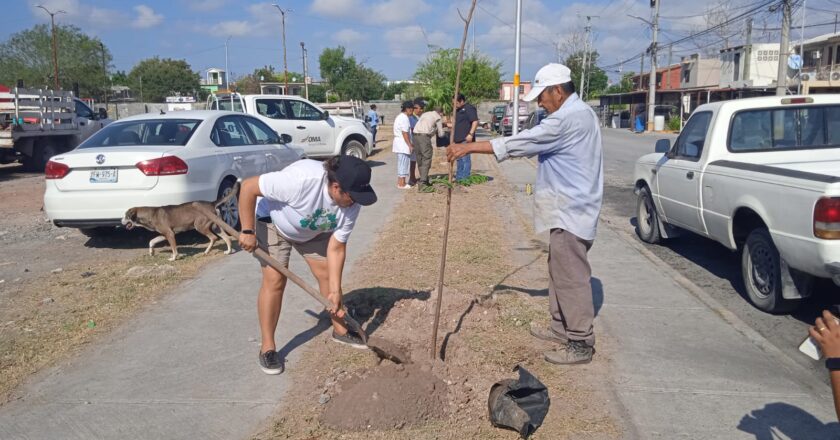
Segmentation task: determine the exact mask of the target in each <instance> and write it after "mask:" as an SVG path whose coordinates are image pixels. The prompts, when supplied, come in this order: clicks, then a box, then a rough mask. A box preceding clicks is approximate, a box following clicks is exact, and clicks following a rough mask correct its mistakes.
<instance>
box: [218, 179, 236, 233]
mask: <svg viewBox="0 0 840 440" xmlns="http://www.w3.org/2000/svg"><path fill="white" fill-rule="evenodd" d="M234 184H235V183H234V182H233V181H232V180H225V181H224V182H222V184H221V185H220V186H219V197H218V198H222V197H225V196H226V195H228V194H230V192H231V191H233V185H234ZM219 214H220V216H221V217H222V220H224V221H225V223H227V224H228V225H230V226H231V227H232V228H234V229H236V230H239V197H238V195H236V194H234V196H233V197H231V199H230V200H228V201H227V202H226V203H222V204H221V205H220V206H219Z"/></svg>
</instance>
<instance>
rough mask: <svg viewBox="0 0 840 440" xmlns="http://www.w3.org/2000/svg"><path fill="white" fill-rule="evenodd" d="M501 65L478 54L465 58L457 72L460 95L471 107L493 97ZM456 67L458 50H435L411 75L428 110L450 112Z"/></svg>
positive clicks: (497, 86) (497, 84)
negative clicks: (418, 84)
mask: <svg viewBox="0 0 840 440" xmlns="http://www.w3.org/2000/svg"><path fill="white" fill-rule="evenodd" d="M501 66H502V65H501V63H498V62H495V61H492V60H491V59H490V58H488V57H487V56H485V55H482V54H478V53H476V54H472V55H470V56H469V57H465V58H464V65H463V68H462V70H461V89H460V90H461V93H463V94H464V96H466V97H467V100H468V101H470V102H472V103H473V104H477V103H478V102H481V101H482V100H484V99H494V98H496V97H497V96H498V95H499V82H500V80H501V77H502V74H501ZM457 68H458V49H439V50H436V51H435V52H433V53H432V54H430V55H429V56H428V57H427V58H426V60H425V61H423V62H421V63H420V64H419V65H418V66H417V71H416V72H415V73H414V77H415V78H416V79H417V80H418V81H419V82H420V83H421V84H422V86H421V88H420V91H421V94H422V95H423V96H424V97H425V98H426V99H427V100H428V101H429V104H430V105H431V106H432V107H443V110H444V112H445V113H450V112H451V111H452V96H453V94H454V93H455V76H456V74H457Z"/></svg>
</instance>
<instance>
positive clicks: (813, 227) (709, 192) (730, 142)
mask: <svg viewBox="0 0 840 440" xmlns="http://www.w3.org/2000/svg"><path fill="white" fill-rule="evenodd" d="M634 180H635V192H636V194H637V196H638V199H637V228H636V231H637V233H638V235H639V237H640V238H641V239H642V240H643V241H646V242H648V243H657V242H659V241H660V240H661V239H663V238H669V237H672V236H675V235H677V234H678V232H679V231H680V230H681V229H684V230H688V231H691V232H694V233H696V234H700V235H702V236H704V237H707V238H710V239H712V240H715V241H717V242H719V243H721V244H723V245H724V246H726V247H727V248H729V249H731V250H733V251H735V250H739V249H740V250H741V272H742V276H743V280H744V285H745V288H746V293H747V295H748V296H749V298H750V300H751V301H752V303H753V304H754V305H755V306H756V307H757V308H759V309H761V310H763V311H766V312H771V313H782V312H787V311H790V310H792V309H794V308H795V306H796V305H797V303H798V301H797V300H799V299H800V298H803V297H805V296H808V295H809V294H810V291H811V290H812V286H813V281H814V277H819V278H830V279H832V280H833V281H834V283H835V284H837V285H840V95H812V96H793V97H764V98H751V99H739V100H733V101H725V102H717V103H711V104H705V105H701V106H700V107H698V108H697V110H696V111H695V112H694V114H693V115H692V116H691V118H690V119H689V120H688V122H687V124H686V125H685V128H684V129H683V131H682V132H681V133H680V135H679V137H678V138H677V140H676V141H675V142H674V145H673V146H671V143H670V141H669V140H667V139H662V140H659V141H658V142H657V143H656V153H653V154H648V155H645V156H642V157H641V158H639V160H638V161H637V162H636V167H635V173H634Z"/></svg>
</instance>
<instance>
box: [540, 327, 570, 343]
mask: <svg viewBox="0 0 840 440" xmlns="http://www.w3.org/2000/svg"><path fill="white" fill-rule="evenodd" d="M531 336H533V337H535V338H537V339H542V340H543V341H548V342H556V343H558V344H566V343H567V342H569V339H568V338H566V337H565V336H561V335H558V334H557V332H555V331H554V330H552V329H551V327H549V326H542V325H538V324H537V323H535V322H532V323H531Z"/></svg>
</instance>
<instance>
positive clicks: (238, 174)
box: [44, 110, 303, 235]
mask: <svg viewBox="0 0 840 440" xmlns="http://www.w3.org/2000/svg"><path fill="white" fill-rule="evenodd" d="M290 139H291V138H290V137H288V135H285V134H284V135H278V134H277V133H276V132H275V131H274V130H272V129H271V128H270V127H269V126H268V125H266V124H265V123H264V122H263V121H262V120H260V119H259V118H258V117H254V116H249V115H244V114H242V113H234V112H220V111H198V110H197V111H179V112H170V113H166V114H163V113H161V114H151V113H150V114H143V115H137V116H132V117H129V118H125V119H122V120H120V121H117V122H114V123H112V124H110V125H108V126H107V127H105V128H103V129H102V130H100V131H98V132H97V133H96V134H94V135H93V136H91V137H90V138H89V139H88V140H86V141H85V142H83V143H82V144H80V145H79V146H78V147H76V149H75V150H73V151H70V152H68V153H64V154H60V155H58V156H54V157H53V158H51V159H50V161H49V162H48V163H47V166H46V191H45V193H44V211H45V212H46V214H47V217H48V218H49V219H50V220H51V221H52V222H53V223H54V224H55V225H56V226H63V227H72V228H79V229H81V230H82V232H84V233H85V234H88V235H93V234H95V233H97V232H100V231H102V230H104V228H103V227H114V226H119V225H120V220H121V219H122V217H123V214H125V211H126V210H127V209H129V208H133V207H136V206H165V205H178V204H181V203H186V202H191V201H196V200H207V201H213V200H216V199H217V198H219V197H221V196H223V195H226V194H227V193H229V192H230V190H231V188H232V187H233V185H234V183H235V182H236V180H237V179H242V178H247V177H251V176H256V175H259V174H263V173H267V172H271V171H277V170H280V169H283V168H284V167H286V166H287V165H289V164H291V163H292V162H294V161H296V160H298V159H300V158H301V157H303V150H302V149H301V148H298V147H296V146H292V145H290V144H289V143H288V142H289V141H290ZM220 210H221V214H222V217H223V218H224V219H225V221H226V222H227V223H228V224H230V225H233V226H236V225H237V223H238V222H239V215H238V214H239V213H238V200H237V199H236V197H234V198H233V199H232V200H231V201H230V202H229V203H227V204H225V205H223V206H222V207H221V208H220Z"/></svg>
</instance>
